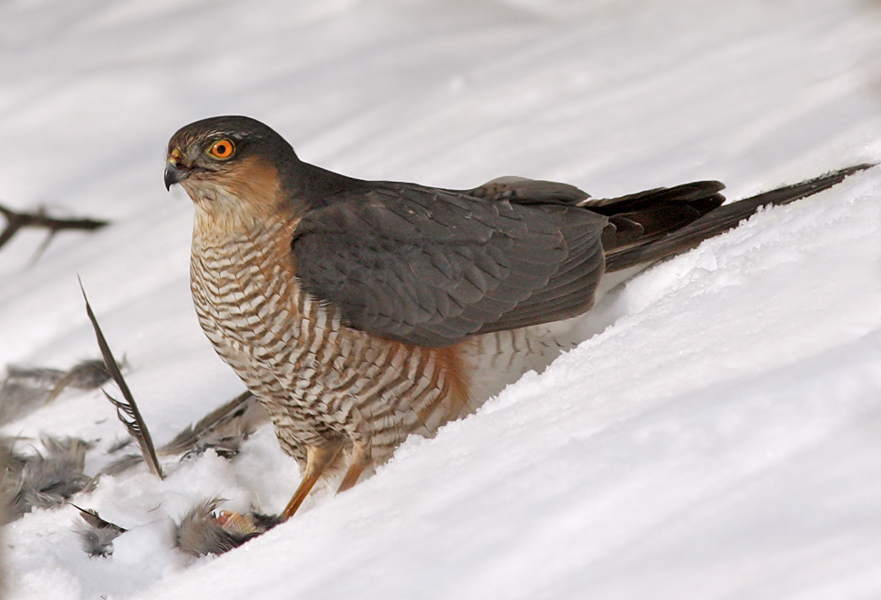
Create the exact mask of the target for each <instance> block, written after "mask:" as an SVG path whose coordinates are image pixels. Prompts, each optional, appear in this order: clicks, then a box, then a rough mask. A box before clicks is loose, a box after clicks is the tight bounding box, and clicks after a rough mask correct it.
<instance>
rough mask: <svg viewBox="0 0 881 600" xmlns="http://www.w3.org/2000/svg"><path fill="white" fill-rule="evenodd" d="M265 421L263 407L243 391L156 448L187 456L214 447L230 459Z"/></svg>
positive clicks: (265, 414) (164, 452)
mask: <svg viewBox="0 0 881 600" xmlns="http://www.w3.org/2000/svg"><path fill="white" fill-rule="evenodd" d="M268 422H269V414H268V413H267V412H266V410H265V409H264V408H263V407H262V406H261V405H260V403H259V402H257V399H256V398H255V397H254V395H253V394H251V392H244V393H242V394H240V395H238V396H236V397H235V398H233V399H232V400H231V401H230V402H228V403H226V404H224V405H223V406H221V407H220V408H217V409H216V410H213V411H212V412H210V413H209V414H207V415H206V416H205V417H203V418H202V419H201V420H199V422H198V423H196V424H195V425H190V426H189V427H187V428H186V429H184V430H183V431H181V432H180V433H179V434H178V435H177V436H175V438H174V439H173V440H171V441H170V442H169V443H168V444H166V445H164V446H163V447H162V448H160V450H159V451H160V453H162V454H163V455H175V454H184V458H189V457H191V456H193V455H198V454H202V453H203V452H205V451H206V450H208V449H213V450H214V451H215V452H217V454H218V455H220V456H222V457H224V458H232V457H233V456H235V455H236V454H238V453H239V451H240V450H241V446H242V443H243V442H244V441H245V440H247V439H248V437H250V436H251V434H253V433H254V432H255V431H257V429H259V428H260V427H261V426H262V425H264V424H265V423H268Z"/></svg>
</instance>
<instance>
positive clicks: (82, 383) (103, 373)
mask: <svg viewBox="0 0 881 600" xmlns="http://www.w3.org/2000/svg"><path fill="white" fill-rule="evenodd" d="M124 364H125V360H123V365H124ZM109 380H110V373H109V371H108V370H107V367H106V366H105V365H104V361H102V360H98V359H90V360H84V361H82V362H79V363H77V364H75V365H74V366H73V367H71V369H70V370H69V371H67V372H66V373H64V374H63V375H62V376H61V378H60V379H59V380H58V381H57V382H56V383H55V385H54V386H53V387H52V390H51V391H50V392H49V395H48V397H47V398H46V401H47V402H50V401H52V400H54V399H55V398H57V397H58V395H59V394H61V392H63V391H64V390H65V388H67V387H73V388H76V389H79V390H94V389H97V388H99V387H101V386H102V385H104V384H105V383H107V382H108V381H109Z"/></svg>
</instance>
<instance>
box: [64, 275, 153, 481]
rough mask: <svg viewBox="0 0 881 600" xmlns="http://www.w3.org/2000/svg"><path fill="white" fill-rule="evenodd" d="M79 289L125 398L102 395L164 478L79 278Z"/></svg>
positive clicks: (151, 441) (105, 358)
mask: <svg viewBox="0 0 881 600" xmlns="http://www.w3.org/2000/svg"><path fill="white" fill-rule="evenodd" d="M80 289H81V290H82V292H83V299H84V300H85V301H86V313H87V314H88V315H89V320H90V321H91V322H92V327H93V328H94V330H95V337H96V338H98V347H99V348H100V349H101V355H102V356H103V357H104V365H105V366H106V367H107V371H108V372H109V373H110V376H111V377H113V381H115V382H116V385H117V386H118V387H119V391H120V392H122V396H123V398H125V400H116V399H114V398H112V397H111V396H110V394H108V393H107V392H104V395H105V396H107V399H108V400H110V402H112V403H113V405H114V406H115V407H116V415H117V416H118V417H119V420H120V421H122V423H123V425H125V428H126V429H127V430H128V432H129V433H130V434H131V436H132V437H133V438H135V439H136V440H137V442H138V445H139V446H140V447H141V452H142V453H143V454H144V460H145V461H146V462H147V466H148V467H150V470H151V471H153V473H155V474H156V476H157V477H159V478H160V479H164V477H165V476H164V475H163V473H162V467H161V465H160V464H159V459H158V458H157V457H156V449H155V447H154V446H153V438H152V437H150V431H149V430H148V429H147V424H146V423H145V422H144V418H143V417H142V416H141V411H139V410H138V405H137V404H136V403H135V398H134V396H132V393H131V390H129V387H128V385H127V384H126V382H125V379H124V378H123V376H122V372H121V371H120V370H119V364H118V363H117V362H116V359H115V358H113V353H112V352H111V351H110V346H108V345H107V340H106V339H104V334H103V333H102V332H101V328H100V327H99V326H98V319H97V318H95V313H94V312H92V307H91V306H90V305H89V299H88V298H87V297H86V290H85V289H84V288H83V282H82V280H80Z"/></svg>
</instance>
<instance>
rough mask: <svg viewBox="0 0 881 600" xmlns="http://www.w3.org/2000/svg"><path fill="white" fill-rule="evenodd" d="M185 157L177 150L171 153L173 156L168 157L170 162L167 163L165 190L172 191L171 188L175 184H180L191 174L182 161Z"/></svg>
mask: <svg viewBox="0 0 881 600" xmlns="http://www.w3.org/2000/svg"><path fill="white" fill-rule="evenodd" d="M182 158H183V155H182V154H181V152H180V150H178V149H177V148H175V149H174V150H172V151H171V154H169V155H168V160H167V161H166V162H165V189H166V190H170V189H171V186H173V185H174V184H175V183H180V182H181V181H183V180H184V179H186V178H187V176H188V175H189V174H190V170H189V169H187V168H186V167H185V166H184V164H183V162H182V161H181V159H182Z"/></svg>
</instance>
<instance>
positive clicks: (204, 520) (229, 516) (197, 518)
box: [176, 498, 280, 556]
mask: <svg viewBox="0 0 881 600" xmlns="http://www.w3.org/2000/svg"><path fill="white" fill-rule="evenodd" d="M220 503H221V500H220V499H219V498H213V499H211V500H206V501H204V502H201V503H199V504H197V505H196V506H194V507H193V508H192V509H191V510H190V512H188V513H187V514H186V516H184V518H183V519H182V520H181V522H180V524H179V525H178V526H177V534H176V545H177V547H178V548H179V549H180V550H181V551H183V552H186V553H187V554H192V555H194V556H205V555H207V554H223V553H224V552H229V551H230V550H232V549H233V548H238V547H239V546H241V545H242V544H244V543H245V542H246V541H248V540H250V539H251V538H254V537H257V536H258V535H261V534H263V533H264V532H266V531H268V530H269V529H272V528H273V527H275V526H276V525H278V523H279V522H280V520H279V518H278V517H271V516H267V515H262V514H259V513H249V514H247V515H241V514H239V513H229V512H226V511H221V512H220V513H219V514H216V513H215V512H214V511H215V509H216V508H217V506H218V505H219V504H220Z"/></svg>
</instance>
